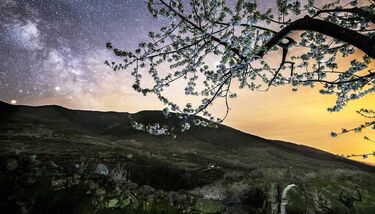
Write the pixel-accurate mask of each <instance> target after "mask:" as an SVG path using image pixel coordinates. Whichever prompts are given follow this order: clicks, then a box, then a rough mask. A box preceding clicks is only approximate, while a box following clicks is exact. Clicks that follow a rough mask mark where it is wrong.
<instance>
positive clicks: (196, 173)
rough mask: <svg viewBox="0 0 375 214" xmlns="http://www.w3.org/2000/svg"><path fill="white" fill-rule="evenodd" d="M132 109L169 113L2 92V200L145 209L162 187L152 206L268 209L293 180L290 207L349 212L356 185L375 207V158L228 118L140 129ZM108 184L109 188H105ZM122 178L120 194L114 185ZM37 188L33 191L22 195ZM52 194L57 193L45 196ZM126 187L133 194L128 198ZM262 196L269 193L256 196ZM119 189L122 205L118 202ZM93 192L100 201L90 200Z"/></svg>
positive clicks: (4, 204) (151, 114)
mask: <svg viewBox="0 0 375 214" xmlns="http://www.w3.org/2000/svg"><path fill="white" fill-rule="evenodd" d="M129 116H131V118H133V119H134V120H136V121H138V122H143V123H146V124H152V123H154V122H159V121H161V122H166V121H165V118H164V117H163V116H162V113H161V112H158V111H142V112H139V113H136V114H129V113H118V112H95V111H77V110H69V109H66V108H63V107H60V106H41V107H29V106H13V105H9V104H6V103H3V102H1V103H0V152H1V153H0V154H1V156H0V160H1V163H2V165H1V177H0V178H1V185H2V186H1V188H2V189H4V191H3V192H2V193H1V194H2V195H1V203H0V208H3V209H2V210H9V212H10V213H11V212H20V210H22V209H24V210H27V211H29V212H32V213H50V212H51V210H54V211H56V212H62V211H60V210H64V209H67V208H66V205H67V204H70V205H71V206H69V207H70V208H69V210H68V212H70V213H74V212H75V213H86V212H87V213H90V212H91V211H92V209H98V210H99V211H100V212H103V213H106V212H108V209H110V213H113V212H114V211H115V210H116V209H117V210H121V209H127V210H128V212H130V211H129V210H132V212H133V211H134V210H138V211H134V212H135V213H142V212H145V211H144V210H143V211H142V212H141V211H139V209H140V208H139V207H140V205H139V204H143V208H144V207H145V206H146V205H144V204H145V200H146V199H145V198H149V197H151V196H152V197H156V196H155V195H157V193H158V191H162V192H163V194H164V195H166V196H165V197H167V196H168V197H170V198H172V199H166V198H165V197H162V199H160V201H159V202H155V201H157V200H156V199H155V198H153V200H152V202H149V201H148V199H147V200H146V201H147V204H148V206H150V207H152V209H151V208H149V210H153V211H150V213H173V212H175V213H179V212H180V211H181V209H184V210H185V211H186V210H188V211H187V212H190V213H210V212H211V213H212V212H218V213H222V212H234V213H241V212H244V213H249V212H250V213H252V212H254V213H255V212H258V213H259V212H265V210H267V209H268V208H266V207H265V206H266V205H265V203H266V204H267V203H270V202H269V201H270V200H269V198H270V196H269V191H270V189H271V185H276V186H278V189H279V191H281V189H282V188H283V187H285V186H286V185H288V184H290V183H296V184H297V185H298V189H296V190H293V191H291V193H290V197H291V201H290V204H289V208H288V209H289V211H290V212H289V213H303V212H306V211H307V210H310V211H311V212H313V213H319V212H321V213H325V212H326V211H327V210H330V211H332V212H334V213H340V212H342V213H345V212H347V210H348V208H347V207H346V206H345V205H344V204H343V203H341V202H340V201H339V200H338V198H339V194H340V193H345V194H355V193H356V192H355V188H356V187H357V188H358V189H359V191H360V192H361V193H362V194H361V196H362V200H361V201H360V202H356V203H355V206H356V209H357V210H358V211H360V212H361V213H372V212H373V211H375V202H374V201H373V198H374V197H375V179H374V178H375V174H374V173H375V167H372V166H368V165H364V164H361V163H358V162H354V161H349V160H342V159H339V158H337V157H336V156H334V155H332V154H329V153H327V152H323V151H320V150H317V149H314V148H310V147H306V146H302V145H296V144H292V143H287V142H281V141H275V140H267V139H264V138H260V137H257V136H254V135H250V134H246V133H243V132H240V131H238V130H234V129H232V128H230V127H227V126H223V125H220V126H219V127H218V128H211V129H210V128H202V127H194V128H192V129H191V130H189V131H188V132H186V133H181V134H179V135H178V136H177V138H176V139H173V138H171V137H167V136H151V135H148V134H146V133H143V132H139V131H136V130H134V129H133V128H132V126H131V121H130V119H129ZM98 164H99V165H101V166H103V165H104V166H105V168H107V170H108V171H109V172H116V169H122V172H125V174H126V176H123V177H124V180H126V181H127V182H123V181H121V182H115V180H116V179H113V176H112V177H111V176H110V175H111V173H104V174H105V176H101V175H100V173H99V175H98V173H97V171H98ZM83 166H85V167H83ZM120 174H121V173H120ZM123 174H124V173H123ZM115 177H116V176H115ZM46 181H47V182H46ZM56 182H57V183H58V184H56ZM92 183H94V184H92ZM119 183H120V184H119ZM130 184H132V185H134V186H131V185H130ZM92 185H94V186H95V188H92ZM119 185H120V187H119ZM124 185H125V186H124ZM129 185H130V186H129ZM56 186H57V187H58V188H57V189H56ZM41 188H46V189H49V191H47V193H48V194H47V193H43V194H41V193H39V192H38V191H39V190H40V189H41ZM85 188H88V189H89V190H90V191H87V189H85ZM101 188H103V189H104V190H105V194H104V195H103V194H102V195H100V194H98V189H101ZM118 188H120V189H122V190H121V191H120V192H121V194H119V195H120V196H121V197H120V196H119V195H116V194H117V192H116V191H117V189H118ZM123 189H126V190H127V191H128V192H127V193H126V194H125V193H124V190H123ZM144 189H146V190H147V191H146V190H144ZM94 190H95V191H94ZM139 191H141V192H142V194H141V193H139ZM144 191H146V192H148V193H147V194H146V193H144ZM72 192H74V195H75V196H74V197H80V198H85V200H83V202H81V203H82V204H78V205H77V204H76V202H74V200H73V199H70V196H69V195H70V194H73V193H72ZM135 192H136V193H137V194H136V193H135ZM207 192H209V196H207V194H208V193H207ZM31 193H32V195H33V197H32V198H33V200H30V199H25V197H26V195H29V194H31ZM124 194H125V196H124ZM170 194H172V195H173V194H175V196H170ZM210 194H211V195H212V197H211V195H210ZM140 195H142V196H140ZM115 196H116V197H115ZM50 197H52V198H54V200H52V202H50V203H48V205H42V204H43V200H44V199H46V198H50ZM74 197H73V198H74ZM98 197H99V198H100V201H99V202H98V201H97V200H98ZM118 197H120V198H121V200H120V199H118ZM124 197H125V198H126V199H129V200H127V201H126V203H125V202H123V200H125V199H124ZM132 197H135V198H137V199H134V198H132ZM175 197H177V198H180V197H182V198H183V197H185V200H182V199H181V201H186V197H192V198H193V199H192V201H191V202H189V204H185V202H181V201H180V200H177V199H176V201H174V200H175V199H173V198H175ZM68 198H69V200H68ZM156 198H157V197H156ZM259 198H263V199H264V200H263V199H262V200H261V201H257V200H258V199H259ZM114 199H116V201H115V202H116V203H114V204H115V205H113V203H112V204H111V200H114ZM72 200H73V201H72ZM93 200H94V201H95V203H88V202H87V201H90V202H92V201H93ZM158 200H159V199H158ZM170 200H172V203H171V202H170ZM259 200H260V199H259ZM134 201H137V203H135V202H134ZM165 201H167V202H165ZM327 201H329V202H327ZM112 202H113V201H112ZM120 202H122V205H121V206H120V205H119V204H121V203H120ZM83 204H84V205H83ZM124 204H125V205H124ZM135 204H136V205H135ZM109 205H113V206H109ZM177 205H178V206H177ZM267 206H268V205H267ZM62 207H65V208H62ZM98 207H99V208H98ZM115 208H116V209H115ZM81 209H83V210H81ZM114 209H115V210H114ZM144 209H146V208H144ZM215 209H216V211H215ZM155 210H157V211H155ZM173 210H174V211H173ZM234 210H235V211H234ZM319 210H320V211H319ZM322 210H323V211H322ZM65 211H66V210H65ZM119 212H120V211H119Z"/></svg>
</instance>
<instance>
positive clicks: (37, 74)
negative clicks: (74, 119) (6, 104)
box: [0, 0, 160, 103]
mask: <svg viewBox="0 0 375 214" xmlns="http://www.w3.org/2000/svg"><path fill="white" fill-rule="evenodd" d="M0 23H1V25H0V51H1V54H0V57H1V58H0V60H1V63H0V98H1V99H2V100H4V101H9V100H12V99H14V100H17V101H19V102H22V103H28V102H31V101H33V100H35V99H39V98H45V97H60V98H61V99H65V98H68V99H77V97H75V95H76V96H77V95H82V94H84V93H90V92H92V93H94V92H95V90H104V88H101V87H103V86H102V85H101V84H102V83H101V82H100V81H101V80H105V79H106V77H105V75H106V74H105V73H106V72H110V71H109V69H107V68H106V67H104V66H103V62H104V60H106V59H108V58H109V57H110V55H109V54H110V53H109V51H107V50H106V49H105V44H106V42H108V41H111V42H113V43H114V44H115V45H118V46H120V47H126V48H129V49H134V48H135V47H136V45H137V44H138V42H139V41H141V40H142V39H146V37H145V35H147V31H149V30H157V27H158V26H159V25H160V21H159V20H157V19H154V18H153V17H151V16H150V15H149V13H148V11H147V9H146V3H145V1H135V0H131V1H129V0H110V1H103V0H90V1H81V0H54V1H46V0H17V1H16V0H1V6H0ZM124 81H125V80H124ZM63 96H65V97H63Z"/></svg>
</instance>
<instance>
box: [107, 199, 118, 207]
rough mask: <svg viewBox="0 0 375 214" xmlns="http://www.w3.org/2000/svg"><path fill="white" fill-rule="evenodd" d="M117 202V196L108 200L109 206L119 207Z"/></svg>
mask: <svg viewBox="0 0 375 214" xmlns="http://www.w3.org/2000/svg"><path fill="white" fill-rule="evenodd" d="M117 204H118V200H117V199H116V198H114V199H111V200H109V201H108V203H107V207H108V208H114V207H117Z"/></svg>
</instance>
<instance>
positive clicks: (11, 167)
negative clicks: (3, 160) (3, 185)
mask: <svg viewBox="0 0 375 214" xmlns="http://www.w3.org/2000/svg"><path fill="white" fill-rule="evenodd" d="M17 167H18V162H17V161H16V160H14V159H9V160H8V161H7V164H6V168H7V170H8V171H14V170H16V169H17Z"/></svg>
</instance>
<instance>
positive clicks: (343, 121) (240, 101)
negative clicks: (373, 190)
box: [0, 0, 375, 163]
mask: <svg viewBox="0 0 375 214" xmlns="http://www.w3.org/2000/svg"><path fill="white" fill-rule="evenodd" d="M146 2H147V1H144V0H0V100H1V101H5V102H8V103H12V101H13V104H25V105H49V104H57V105H62V106H65V107H68V108H73V109H90V110H102V111H123V112H137V111H140V110H144V109H162V108H163V106H162V104H161V103H160V102H159V101H158V100H157V99H156V98H155V97H153V96H148V97H143V96H142V95H139V94H136V93H135V92H134V91H133V89H132V88H131V85H132V80H131V79H130V78H131V77H130V75H129V74H128V73H127V72H117V73H116V72H113V71H112V70H111V69H110V68H108V67H107V66H105V64H104V61H105V60H107V59H110V60H111V59H112V58H113V56H112V53H111V52H110V51H109V50H107V49H106V47H105V45H106V43H107V42H112V43H113V45H114V46H115V47H119V48H122V49H125V50H134V49H135V48H136V47H137V45H138V43H139V42H140V41H142V40H143V41H146V40H147V32H148V31H158V29H159V28H160V26H162V25H164V24H165V23H163V22H166V21H165V20H160V19H155V18H153V17H152V16H151V15H150V13H149V12H148V10H147V3H146ZM227 2H230V1H227ZM233 2H235V1H233ZM258 2H260V3H261V4H262V5H260V7H261V8H263V9H266V8H269V7H272V6H273V4H274V3H272V2H275V1H258ZM320 2H326V1H323V0H322V1H320ZM358 57H360V56H358ZM217 60H219V59H217ZM349 61H350V60H349ZM339 63H340V65H341V66H346V65H345V63H348V60H342V62H339ZM171 91H172V92H171V95H172V96H174V97H175V98H179V95H180V94H183V93H184V91H183V88H182V90H181V92H180V94H179V93H178V92H176V90H175V88H173V89H172V90H171ZM180 99H181V98H180ZM335 99H336V98H335V97H334V96H322V95H320V94H319V92H318V89H307V88H306V89H301V90H300V92H298V93H293V92H291V88H290V87H279V88H273V89H271V90H270V91H269V92H267V93H255V92H250V91H249V90H242V91H239V97H238V98H237V99H234V100H233V101H232V102H231V109H232V111H231V112H230V114H229V117H228V118H227V120H226V121H225V124H227V125H230V126H232V127H234V128H237V129H240V130H243V131H246V132H248V133H252V134H255V135H259V136H263V137H266V138H271V139H281V140H285V141H289V142H296V143H298V144H305V145H309V146H313V147H316V148H320V149H323V150H326V151H330V152H332V153H335V154H349V153H364V152H368V151H373V150H374V148H375V147H374V145H373V144H372V143H371V142H367V141H364V140H363V135H347V136H345V137H341V138H337V139H332V138H330V137H329V133H330V132H331V131H332V130H335V131H337V130H341V128H342V127H346V128H351V127H352V126H354V125H358V124H360V123H361V122H363V118H361V117H359V116H358V115H357V114H356V113H355V111H356V110H358V109H359V108H362V107H364V108H366V107H367V108H373V104H372V105H371V103H374V102H375V96H374V94H372V95H370V96H368V97H366V98H363V99H361V100H359V101H355V102H352V103H349V105H348V106H347V107H346V108H345V109H344V110H343V111H342V112H339V113H335V114H332V113H328V112H327V111H326V109H327V108H328V107H330V106H332V105H333V104H334V102H335ZM183 101H184V102H185V100H183ZM213 111H214V113H215V112H216V113H219V114H220V113H223V110H222V109H220V108H218V109H213ZM371 161H372V162H373V163H375V158H373V159H371Z"/></svg>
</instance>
